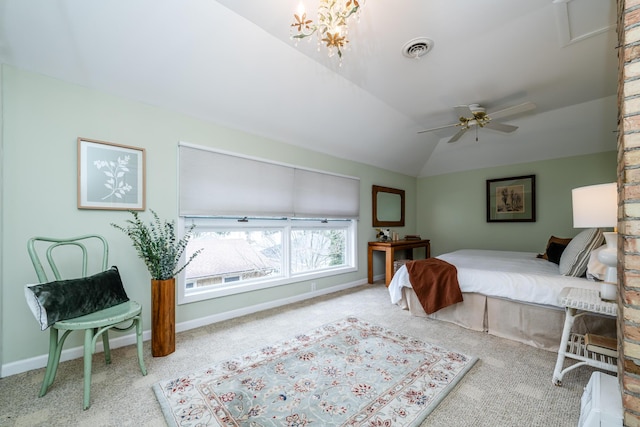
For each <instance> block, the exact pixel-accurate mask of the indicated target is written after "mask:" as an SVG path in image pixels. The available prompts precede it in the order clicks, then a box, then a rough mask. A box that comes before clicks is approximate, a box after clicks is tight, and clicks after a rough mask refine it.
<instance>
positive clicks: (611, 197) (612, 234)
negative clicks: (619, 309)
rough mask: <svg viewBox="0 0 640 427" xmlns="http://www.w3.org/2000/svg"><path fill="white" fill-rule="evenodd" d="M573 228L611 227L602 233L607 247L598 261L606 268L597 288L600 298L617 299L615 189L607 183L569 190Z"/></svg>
mask: <svg viewBox="0 0 640 427" xmlns="http://www.w3.org/2000/svg"><path fill="white" fill-rule="evenodd" d="M571 198H572V202H573V226H574V228H613V231H605V232H603V233H602V234H603V235H604V239H605V242H606V247H605V248H604V249H601V250H600V252H599V253H598V260H599V261H600V262H601V263H603V264H604V265H606V266H607V270H606V273H605V277H604V281H603V282H602V284H601V285H600V298H602V299H605V300H616V299H617V294H618V233H617V232H616V226H617V225H618V188H617V184H616V183H615V182H613V183H610V184H598V185H589V186H586V187H579V188H574V189H573V190H571Z"/></svg>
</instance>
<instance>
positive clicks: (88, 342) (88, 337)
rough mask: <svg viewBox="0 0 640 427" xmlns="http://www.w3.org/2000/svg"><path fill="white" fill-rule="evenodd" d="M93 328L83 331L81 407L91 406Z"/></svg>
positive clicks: (87, 407)
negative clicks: (82, 391)
mask: <svg viewBox="0 0 640 427" xmlns="http://www.w3.org/2000/svg"><path fill="white" fill-rule="evenodd" d="M93 351H94V349H93V329H85V331H84V395H83V408H84V409H89V406H91V403H90V399H91V358H92V356H93Z"/></svg>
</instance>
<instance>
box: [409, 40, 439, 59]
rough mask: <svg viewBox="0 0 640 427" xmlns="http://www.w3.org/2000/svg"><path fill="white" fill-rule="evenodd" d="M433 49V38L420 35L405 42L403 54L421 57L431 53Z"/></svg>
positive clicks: (414, 57)
mask: <svg viewBox="0 0 640 427" xmlns="http://www.w3.org/2000/svg"><path fill="white" fill-rule="evenodd" d="M431 49H433V40H431V39H428V38H426V37H418V38H417V39H413V40H409V41H408V42H407V43H405V45H404V46H403V47H402V54H403V55H404V56H406V57H407V58H411V59H419V58H421V57H423V56H425V55H426V54H427V53H429V51H430V50H431Z"/></svg>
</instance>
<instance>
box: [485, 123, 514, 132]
mask: <svg viewBox="0 0 640 427" xmlns="http://www.w3.org/2000/svg"><path fill="white" fill-rule="evenodd" d="M484 127H486V128H488V129H492V130H497V131H498V132H506V133H509V132H513V131H514V130H516V129H518V126H512V125H507V124H504V123H498V122H489V123H487V124H486V125H484Z"/></svg>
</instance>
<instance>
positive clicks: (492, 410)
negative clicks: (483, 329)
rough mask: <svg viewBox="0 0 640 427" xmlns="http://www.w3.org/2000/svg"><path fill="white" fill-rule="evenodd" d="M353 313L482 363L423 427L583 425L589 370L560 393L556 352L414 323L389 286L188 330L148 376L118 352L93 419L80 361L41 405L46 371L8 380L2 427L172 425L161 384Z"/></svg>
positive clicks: (97, 360) (98, 384)
mask: <svg viewBox="0 0 640 427" xmlns="http://www.w3.org/2000/svg"><path fill="white" fill-rule="evenodd" d="M347 315H354V316H356V317H359V318H361V319H363V320H366V321H370V322H372V323H376V324H378V325H381V326H384V327H387V328H390V329H393V330H396V331H401V332H403V333H404V334H406V335H409V336H412V337H415V338H418V339H420V340H422V341H426V342H429V343H432V344H438V345H442V346H445V347H447V348H448V349H451V350H453V351H460V352H462V353H465V354H472V355H474V356H476V357H478V359H479V360H478V362H477V363H476V364H475V365H474V366H473V368H472V369H471V370H470V371H469V372H468V373H467V374H466V375H465V377H464V378H463V379H462V380H461V381H460V383H459V384H458V385H457V386H456V387H455V389H454V390H453V391H452V392H451V393H449V395H448V396H447V397H446V398H445V399H444V400H443V401H442V402H441V403H440V405H439V406H438V407H437V408H436V409H435V410H434V411H433V412H432V413H431V414H430V415H429V416H428V417H427V419H426V420H425V421H424V422H423V424H422V426H437V427H447V426H456V427H459V426H474V427H476V426H487V427H489V426H490V427H495V426H544V427H548V426H575V425H577V423H578V418H579V411H580V396H581V395H582V391H583V388H584V386H585V385H586V384H587V381H588V380H589V376H590V374H591V372H593V370H592V369H591V368H584V367H583V368H578V369H575V370H573V371H571V372H569V373H568V374H566V375H565V377H564V379H563V386H562V387H556V386H554V385H553V384H552V383H551V379H552V374H553V368H554V364H555V360H556V354H555V353H551V352H548V351H545V350H539V349H535V348H532V347H529V346H527V345H524V344H519V343H516V342H512V341H509V340H505V339H501V338H497V337H493V336H490V335H487V334H484V333H480V332H474V331H469V330H466V329H463V328H460V327H458V326H455V325H451V324H448V323H442V322H438V321H433V320H428V319H423V318H416V317H412V316H411V315H410V314H409V313H408V312H407V311H403V310H401V309H400V308H399V307H397V306H393V305H391V304H390V302H389V296H388V293H387V290H386V288H385V287H384V285H381V284H376V285H364V286H360V287H357V288H354V289H352V290H347V291H342V292H338V293H336V294H332V295H328V296H324V297H319V298H315V299H313V300H307V301H304V302H301V303H296V304H292V305H288V306H286V307H281V308H276V309H272V310H267V311H264V312H260V313H256V314H253V315H248V316H244V317H241V318H237V319H232V320H229V321H225V322H219V323H216V324H213V325H209V326H206V327H202V328H198V329H194V330H190V331H186V332H182V333H180V334H178V335H177V338H176V352H175V353H173V354H172V355H170V356H167V357H164V358H153V357H152V356H151V350H150V343H149V342H145V363H146V365H147V369H148V371H149V374H148V375H147V376H146V377H143V376H141V375H140V371H139V368H138V364H137V361H136V356H135V348H134V347H133V346H130V347H125V348H120V349H115V350H113V351H112V360H113V363H112V364H111V365H110V366H105V365H104V363H103V359H102V354H97V355H94V370H93V372H94V373H93V386H92V389H91V408H90V409H89V410H88V411H83V410H82V361H81V360H80V359H77V360H73V361H69V362H64V363H62V364H61V365H60V368H59V369H58V376H57V378H56V381H55V382H54V384H53V386H52V388H51V389H50V391H49V392H48V393H47V395H45V396H44V397H42V398H38V392H39V390H40V385H41V382H42V378H43V376H44V369H37V370H34V371H30V372H25V373H23V374H18V375H13V376H11V377H7V378H2V379H0V426H3V427H4V426H7V427H8V426H29V427H35V426H91V427H100V426H164V425H165V421H164V417H163V416H162V411H161V409H160V405H159V404H158V402H157V400H156V398H155V395H154V393H153V391H152V388H151V387H152V385H153V384H154V383H156V382H158V381H160V380H162V379H164V378H168V377H172V376H177V375H180V374H182V373H184V372H188V371H190V370H193V369H197V368H198V367H202V366H205V365H206V364H210V363H214V362H217V361H222V360H225V359H229V358H231V357H232V356H234V355H237V354H241V353H246V352H248V351H251V350H254V349H257V348H260V347H261V346H264V345H266V344H269V343H271V342H273V341H278V340H281V339H283V338H286V337H289V336H292V335H295V334H296V333H300V332H304V331H307V330H308V329H310V328H314V327H316V326H320V325H323V324H325V323H327V322H331V321H333V320H336V319H340V318H343V317H344V316H347ZM47 336H48V335H47ZM43 339H45V338H43Z"/></svg>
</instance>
